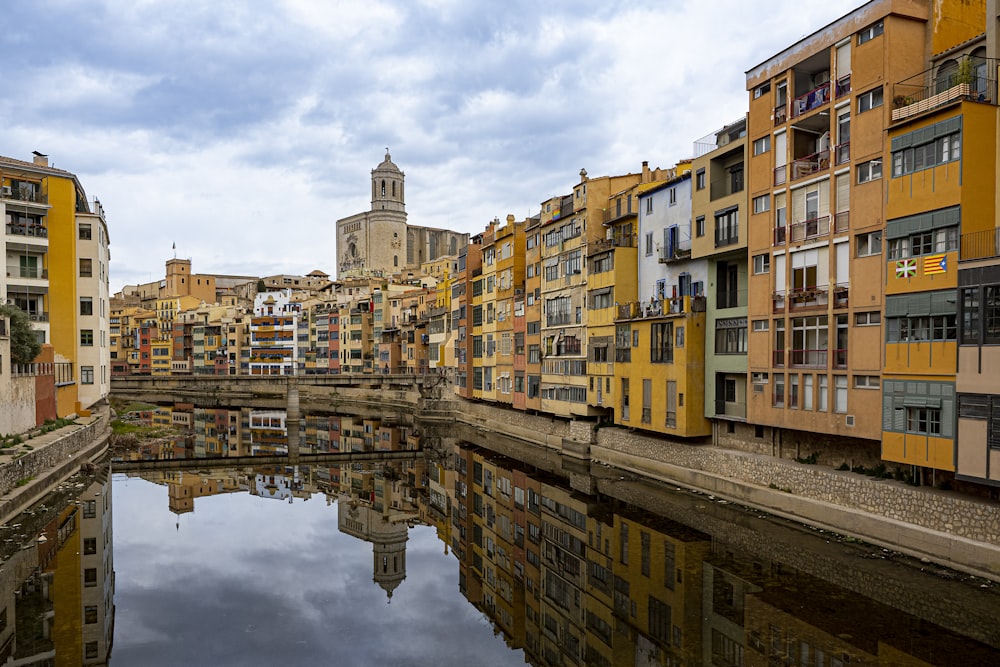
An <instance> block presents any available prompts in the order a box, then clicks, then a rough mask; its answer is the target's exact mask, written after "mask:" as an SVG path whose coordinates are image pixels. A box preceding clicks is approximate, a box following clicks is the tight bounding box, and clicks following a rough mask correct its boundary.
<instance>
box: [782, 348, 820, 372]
mask: <svg viewBox="0 0 1000 667" xmlns="http://www.w3.org/2000/svg"><path fill="white" fill-rule="evenodd" d="M789 353H790V355H791V362H792V363H791V365H792V366H793V367H798V368H826V360H827V354H828V350H790V351H789Z"/></svg>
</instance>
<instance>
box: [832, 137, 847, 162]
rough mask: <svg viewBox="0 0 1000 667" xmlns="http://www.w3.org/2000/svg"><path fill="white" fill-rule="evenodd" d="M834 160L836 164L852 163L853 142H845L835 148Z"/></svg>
mask: <svg viewBox="0 0 1000 667" xmlns="http://www.w3.org/2000/svg"><path fill="white" fill-rule="evenodd" d="M833 159H834V163H835V164H844V163H845V162H850V161H851V142H850V141H845V142H844V143H842V144H837V145H836V146H834V147H833Z"/></svg>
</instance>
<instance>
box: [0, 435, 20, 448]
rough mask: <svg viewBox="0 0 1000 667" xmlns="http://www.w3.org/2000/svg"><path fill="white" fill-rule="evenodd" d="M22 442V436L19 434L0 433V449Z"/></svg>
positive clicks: (15, 445)
mask: <svg viewBox="0 0 1000 667" xmlns="http://www.w3.org/2000/svg"><path fill="white" fill-rule="evenodd" d="M22 442H24V438H22V437H21V436H20V435H14V434H11V435H0V449H9V448H10V447H17V446H18V445H20V444H21V443H22Z"/></svg>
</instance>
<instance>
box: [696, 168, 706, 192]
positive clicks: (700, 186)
mask: <svg viewBox="0 0 1000 667" xmlns="http://www.w3.org/2000/svg"><path fill="white" fill-rule="evenodd" d="M694 187H695V189H696V190H704V189H705V170H704V169H699V170H698V171H696V172H695V175H694Z"/></svg>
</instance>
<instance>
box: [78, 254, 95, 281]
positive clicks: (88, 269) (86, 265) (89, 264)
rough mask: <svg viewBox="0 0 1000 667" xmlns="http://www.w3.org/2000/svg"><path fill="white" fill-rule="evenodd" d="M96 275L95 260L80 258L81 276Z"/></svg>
mask: <svg viewBox="0 0 1000 667" xmlns="http://www.w3.org/2000/svg"><path fill="white" fill-rule="evenodd" d="M93 275H94V260H92V259H86V258H81V259H80V277H81V278H91V277H93Z"/></svg>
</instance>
